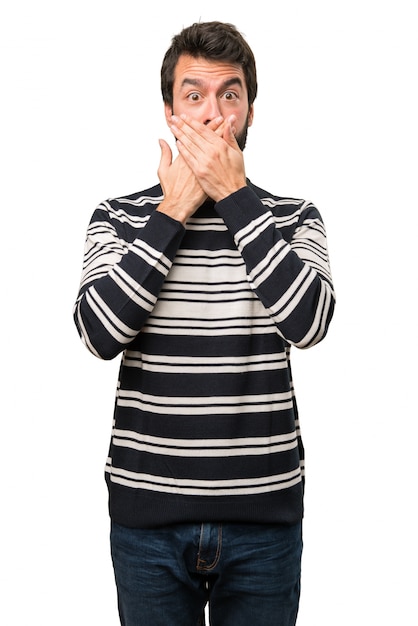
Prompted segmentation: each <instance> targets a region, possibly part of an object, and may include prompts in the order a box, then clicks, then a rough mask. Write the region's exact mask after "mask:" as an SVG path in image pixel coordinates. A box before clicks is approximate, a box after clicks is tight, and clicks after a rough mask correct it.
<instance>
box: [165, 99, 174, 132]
mask: <svg viewBox="0 0 418 626" xmlns="http://www.w3.org/2000/svg"><path fill="white" fill-rule="evenodd" d="M164 114H165V121H166V122H167V124H168V126H171V116H172V115H173V109H172V108H171V106H170V105H169V104H167V103H164Z"/></svg>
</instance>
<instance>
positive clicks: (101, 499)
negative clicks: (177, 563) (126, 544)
mask: <svg viewBox="0 0 418 626" xmlns="http://www.w3.org/2000/svg"><path fill="white" fill-rule="evenodd" d="M413 4H414V3H413V2H412V1H411V2H407V1H406V0H397V1H396V2H388V1H385V0H381V1H379V2H378V1H377V0H376V1H373V0H362V1H361V2H360V1H359V0H352V1H351V2H337V1H335V0H334V1H331V0H329V1H327V0H318V1H309V0H300V1H298V2H290V1H283V0H277V1H276V2H273V3H272V2H264V1H262V0H260V1H259V2H254V3H247V4H245V3H243V2H242V1H239V2H235V1H232V0H231V1H229V2H226V1H225V0H222V1H219V0H212V2H210V3H206V4H205V5H204V8H197V7H198V6H199V3H197V2H195V1H190V2H189V1H186V0H179V1H178V2H177V3H168V2H154V3H149V2H140V1H139V0H136V1H134V0H118V1H117V2H115V1H114V2H110V1H109V0H101V1H99V0H92V1H91V0H83V1H82V0H72V2H69V1H67V2H65V1H61V2H60V1H59V0H58V1H57V0H55V1H52V0H37V1H36V2H31V1H30V0H14V1H13V2H11V1H10V2H8V3H7V2H4V3H3V4H2V7H1V13H0V35H1V36H0V63H1V76H0V79H1V91H2V93H1V116H0V123H1V136H0V154H1V169H0V176H1V188H0V191H1V196H0V198H1V205H2V206H1V232H0V237H1V260H2V272H1V291H2V307H1V316H2V322H1V324H2V341H1V348H2V375H1V384H2V409H1V456H0V463H1V467H0V471H1V474H0V475H1V485H0V490H1V492H0V493H1V496H0V497H1V513H0V520H1V530H0V540H1V552H0V563H1V565H0V576H1V581H0V590H1V596H2V600H1V603H0V621H1V623H2V624H4V625H5V626H15V625H16V626H26V625H29V624H30V625H35V626H38V625H39V626H58V625H59V626H67V625H68V626H69V625H71V626H74V625H75V624H77V626H87V625H89V626H90V625H94V626H96V625H99V624H100V626H115V625H116V624H117V623H118V618H117V612H116V595H115V590H114V583H113V571H112V568H111V562H110V557H109V550H108V517H107V494H106V489H105V484H104V480H103V469H104V462H105V458H106V455H107V446H108V442H109V436H110V428H111V419H112V409H113V397H114V390H115V384H116V376H117V369H118V362H116V361H115V362H110V363H109V362H107V363H105V362H101V361H99V360H97V359H95V358H94V357H92V356H91V355H90V354H89V353H88V352H87V350H86V349H85V348H84V347H83V346H82V344H81V342H80V340H79V338H78V335H77V333H76V331H75V327H74V325H73V321H72V305H73V302H74V300H75V297H76V295H77V290H78V282H79V278H80V272H81V262H82V254H83V245H84V236H85V231H86V227H87V223H88V221H89V219H90V216H91V213H92V212H93V210H94V208H95V206H96V204H98V203H99V202H100V201H101V200H103V199H105V198H107V197H110V196H120V195H123V194H127V193H132V192H134V191H139V190H140V189H144V188H146V187H147V186H150V185H152V184H154V183H155V182H157V175H156V170H157V167H158V161H159V154H160V151H159V146H158V138H159V137H164V138H166V139H170V133H169V132H168V129H167V128H166V127H165V122H164V116H163V107H162V102H161V96H160V91H159V72H160V65H161V60H162V57H163V54H164V53H165V50H166V49H167V47H168V46H169V44H170V40H171V37H172V36H173V35H174V34H176V33H177V32H178V31H179V30H181V28H182V27H183V26H187V25H189V24H190V23H191V22H194V21H198V20H199V19H201V20H211V19H220V20H224V21H230V22H232V23H234V24H235V25H236V26H237V27H238V28H239V29H240V30H241V31H242V32H243V33H244V34H245V36H246V37H247V39H248V41H249V43H250V45H251V46H252V48H253V50H254V52H255V55H256V59H257V63H258V74H259V96H258V98H257V100H256V103H255V105H256V106H255V120H254V124H253V127H252V128H251V129H250V133H249V140H248V144H247V148H246V151H245V156H246V166H247V174H248V176H249V177H250V178H251V179H252V181H253V182H255V183H256V184H258V185H260V186H262V187H265V188H267V189H269V190H270V191H272V192H274V193H277V194H280V195H290V196H296V197H303V198H306V199H309V200H312V201H314V202H315V203H316V205H317V206H318V208H319V209H320V211H321V213H322V215H323V218H324V220H325V223H326V226H327V230H328V236H329V248H330V254H331V262H332V270H333V275H334V281H335V287H336V291H337V297H338V304H337V309H336V313H335V318H334V320H333V323H332V325H331V329H330V332H329V335H328V337H327V338H326V340H325V341H324V342H323V343H322V344H320V345H319V346H317V347H315V348H313V349H312V350H310V351H300V352H297V351H294V353H293V361H294V365H293V369H294V377H295V384H296V390H297V393H298V400H299V406H300V413H301V421H302V429H303V433H304V440H305V446H306V449H307V495H306V520H305V552H304V561H303V591H302V600H301V607H300V618H299V621H298V626H346V625H347V626H348V625H350V626H352V625H353V624H356V626H370V625H373V626H374V625H376V624H379V625H382V624H390V625H396V626H409V625H415V624H417V623H418V612H417V609H416V599H415V595H416V557H417V541H416V534H417V532H416V531H417V523H418V519H417V514H416V509H415V502H414V501H415V499H416V494H417V488H416V469H415V463H414V460H415V459H414V456H415V451H416V433H417V428H416V418H417V407H416V350H417V345H416V322H415V319H416V308H415V305H414V302H415V299H414V296H415V292H416V285H417V281H416V276H415V273H414V272H413V268H414V266H415V257H416V252H415V246H416V229H417V219H416V213H417V193H416V183H417V161H416V151H417V138H418V137H417V122H416V111H417V110H418V102H417V96H416V84H417V59H418V56H417V45H416V40H417V34H416V21H415V19H414V17H413ZM8 5H9V6H8ZM201 7H202V5H201ZM273 7H274V14H273V13H272V8H273ZM231 626H234V625H231ZM266 626H267V625H266Z"/></svg>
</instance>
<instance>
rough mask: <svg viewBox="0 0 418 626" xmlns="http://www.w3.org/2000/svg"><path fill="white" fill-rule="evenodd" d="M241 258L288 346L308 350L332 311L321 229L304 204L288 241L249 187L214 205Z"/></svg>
mask: <svg viewBox="0 0 418 626" xmlns="http://www.w3.org/2000/svg"><path fill="white" fill-rule="evenodd" d="M215 208H216V210H217V211H218V213H219V214H220V215H221V217H222V218H223V220H224V221H225V223H226V225H227V227H228V229H229V230H230V232H231V233H232V235H233V237H234V240H235V243H236V245H237V248H238V250H239V251H240V253H241V254H242V256H243V258H244V261H245V264H246V267H247V276H248V281H249V283H250V286H251V288H252V289H253V291H254V292H255V293H256V294H257V297H258V298H259V299H260V300H261V302H262V303H263V305H264V307H265V308H266V309H267V310H268V312H269V314H270V316H271V318H272V319H273V321H274V323H275V324H276V327H277V330H278V332H279V334H280V335H281V336H282V337H283V338H284V339H285V340H286V341H288V342H289V343H291V344H293V345H295V346H297V347H299V348H308V347H311V346H313V345H315V344H316V343H318V342H319V341H321V339H323V338H324V337H325V335H326V332H327V330H328V326H329V323H330V321H331V318H332V315H333V311H334V304H335V298H334V292H333V287H332V281H331V272H330V266H329V259H328V251H327V242H326V234H325V229H324V225H323V223H322V220H321V216H320V214H319V213H318V211H317V209H316V208H315V207H314V206H313V205H312V204H311V203H307V202H300V203H299V207H295V210H296V209H297V210H298V211H297V212H298V214H299V219H298V224H297V226H296V228H295V229H294V232H293V236H292V238H291V241H290V243H288V242H287V241H286V240H285V239H284V238H283V235H282V233H281V231H280V228H279V227H278V225H277V223H276V220H275V217H274V214H273V213H272V211H271V210H270V209H269V208H268V207H267V206H264V204H263V203H262V202H261V200H260V199H259V198H258V196H257V195H256V194H255V192H254V191H253V190H252V189H251V188H250V187H245V188H243V189H240V190H239V191H237V192H236V193H234V194H232V195H231V196H228V197H227V198H225V199H223V200H222V201H220V202H218V203H217V204H216V205H215Z"/></svg>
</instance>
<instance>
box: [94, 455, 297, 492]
mask: <svg viewBox="0 0 418 626" xmlns="http://www.w3.org/2000/svg"><path fill="white" fill-rule="evenodd" d="M106 471H107V472H108V473H109V474H110V480H111V481H112V482H113V483H116V484H119V485H123V486H125V487H131V488H134V489H144V490H147V491H158V492H160V493H171V494H177V495H185V496H234V495H235V496H241V495H256V494H262V493H268V492H272V491H280V490H282V489H289V488H290V487H292V486H294V485H297V484H298V483H300V482H301V480H302V475H301V470H300V468H299V467H298V468H297V469H295V470H292V471H290V472H285V473H283V474H276V475H274V476H261V477H257V478H245V479H233V480H213V479H210V480H191V479H181V478H175V479H174V478H170V477H167V476H154V475H151V474H144V473H137V472H131V471H129V470H124V469H121V468H115V467H113V466H111V461H110V460H109V462H108V465H107V466H106Z"/></svg>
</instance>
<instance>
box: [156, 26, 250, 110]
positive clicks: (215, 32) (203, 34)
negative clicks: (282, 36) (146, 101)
mask: <svg viewBox="0 0 418 626" xmlns="http://www.w3.org/2000/svg"><path fill="white" fill-rule="evenodd" d="M182 54H188V55H190V56H192V57H195V58H199V57H201V58H202V59H206V60H208V61H224V62H226V63H232V64H235V65H240V66H241V67H242V70H243V72H244V76H245V82H246V87H247V92H248V105H249V106H251V105H252V103H253V102H254V100H255V97H256V95H257V73H256V67H255V59H254V54H253V52H252V50H251V48H250V46H249V45H248V43H247V42H246V41H245V39H244V37H243V36H242V34H241V33H240V32H239V31H238V30H237V29H236V28H235V26H233V25H232V24H227V23H224V22H198V23H196V24H192V25H191V26H188V27H187V28H184V29H183V30H182V31H181V32H180V33H179V34H178V35H175V36H174V37H173V39H172V41H171V46H170V48H169V49H168V50H167V52H166V53H165V56H164V60H163V64H162V66H161V93H162V96H163V100H164V102H165V103H166V104H169V105H170V106H173V84H174V71H175V68H176V65H177V63H178V60H179V57H180V56H181V55H182Z"/></svg>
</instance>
